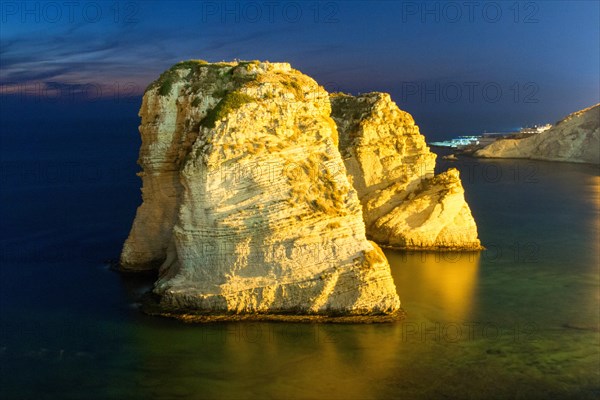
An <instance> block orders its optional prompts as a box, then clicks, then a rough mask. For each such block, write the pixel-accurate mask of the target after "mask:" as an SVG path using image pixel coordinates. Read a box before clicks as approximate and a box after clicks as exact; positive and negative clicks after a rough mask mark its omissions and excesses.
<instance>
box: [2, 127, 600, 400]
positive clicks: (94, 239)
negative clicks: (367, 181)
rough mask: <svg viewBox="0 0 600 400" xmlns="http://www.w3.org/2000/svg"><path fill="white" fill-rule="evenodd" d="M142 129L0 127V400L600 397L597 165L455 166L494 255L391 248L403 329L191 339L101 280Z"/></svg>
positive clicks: (126, 212)
mask: <svg viewBox="0 0 600 400" xmlns="http://www.w3.org/2000/svg"><path fill="white" fill-rule="evenodd" d="M136 124H137V121H136V120H131V119H128V120H124V121H114V122H112V123H110V122H106V121H90V120H84V121H82V122H81V123H79V124H77V123H73V122H69V123H65V124H64V125H62V126H59V125H58V124H55V125H54V127H53V128H54V129H56V132H61V133H60V134H54V135H41V134H40V135H37V136H36V134H35V132H36V129H39V126H34V125H33V124H32V125H31V127H29V128H28V127H27V126H26V127H23V126H22V125H19V124H17V125H10V124H8V123H5V124H4V125H3V138H2V140H3V143H2V147H1V148H2V176H1V178H2V182H1V183H2V185H1V193H0V194H1V204H2V206H1V218H2V237H1V245H2V260H1V261H2V262H1V270H0V271H1V272H0V273H1V275H0V311H1V313H0V322H1V327H2V328H1V334H0V361H1V364H0V365H1V382H0V397H1V398H2V399H25V398H41V399H44V398H48V399H54V398H56V399H75V398H97V399H106V398H119V399H128V398H132V399H134V398H136V399H137V398H156V399H177V398H182V399H186V398H187V399H200V398H225V399H229V398H286V399H293V398H303V399H304V398H328V399H331V398H333V399H335V398H339V399H388V398H392V397H396V398H398V397H401V398H415V399H419V398H475V399H479V398H482V399H483V398H486V399H489V398H522V399H535V398H539V399H549V398H590V399H592V398H598V397H599V396H600V371H599V368H600V345H599V342H600V333H599V319H598V311H599V302H600V296H599V289H600V282H599V270H598V265H599V263H600V260H599V239H600V234H599V232H600V222H599V217H600V216H599V212H600V197H599V196H600V175H599V171H598V168H597V167H594V166H585V165H574V164H555V163H548V162H531V161H514V160H503V161H481V160H474V159H468V158H465V159H462V160H461V161H459V162H457V163H454V164H452V165H454V166H456V167H457V168H459V169H460V170H461V175H462V177H463V180H464V183H465V187H466V191H467V198H468V200H469V203H470V205H471V208H472V211H473V214H474V216H475V218H476V220H477V222H478V225H479V231H480V237H481V239H482V241H483V243H484V244H485V245H486V246H487V247H488V250H487V251H485V252H482V253H447V254H444V253H442V254H440V253H437V254H436V253H403V252H394V251H388V252H387V255H388V258H389V260H390V263H391V265H392V272H393V275H394V279H395V281H396V285H397V287H398V293H399V294H400V297H401V300H402V303H403V308H404V309H405V310H406V312H407V318H406V319H405V320H404V321H402V322H399V323H395V324H386V325H316V324H285V323H236V324H232V323H223V324H213V325H204V326H197V325H196V326H190V325H185V324H182V323H179V322H177V321H171V320H165V319H161V318H152V317H148V316H145V315H142V314H141V313H139V311H138V309H137V305H136V301H137V299H138V297H139V294H140V293H143V292H144V291H145V290H147V289H148V288H149V287H150V285H151V279H148V278H144V277H128V276H121V275H119V274H117V273H114V272H111V271H110V270H109V269H108V267H107V263H106V260H107V259H111V258H116V257H117V256H118V253H119V250H120V247H121V244H122V242H123V240H124V239H125V237H126V236H127V233H128V230H129V227H130V224H131V222H132V219H133V216H134V213H135V208H136V206H137V205H138V203H139V201H140V195H139V183H140V182H139V181H138V178H137V177H135V175H134V174H135V171H136V165H135V160H136V157H137V148H138V146H139V141H138V138H137V135H136ZM90 127H92V128H90ZM28 129H29V131H28ZM90 129H92V131H93V132H97V134H95V135H90V134H89V133H90ZM82 132H86V134H85V135H82V134H81V133H82ZM90 137H93V139H90ZM440 164H441V165H440V168H442V169H444V168H446V167H448V166H449V164H445V163H444V162H442V163H440Z"/></svg>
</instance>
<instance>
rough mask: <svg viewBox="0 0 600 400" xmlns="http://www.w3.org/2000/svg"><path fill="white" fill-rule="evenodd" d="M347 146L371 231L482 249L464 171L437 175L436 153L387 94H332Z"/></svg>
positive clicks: (402, 240)
mask: <svg viewBox="0 0 600 400" xmlns="http://www.w3.org/2000/svg"><path fill="white" fill-rule="evenodd" d="M331 104H332V117H333V119H334V120H335V122H336V123H337V126H338V132H339V148H340V152H341V154H342V157H343V159H344V163H345V165H346V169H347V171H348V175H349V178H350V180H351V182H352V183H353V185H354V187H355V188H356V190H357V192H358V197H359V199H360V201H361V203H362V206H363V217H364V221H365V225H366V231H367V236H368V237H369V238H370V239H373V240H375V241H376V242H378V243H380V244H382V245H388V246H393V247H397V248H402V249H412V250H428V249H434V250H477V249H480V248H481V244H480V242H479V239H478V237H477V226H476V224H475V221H474V219H473V217H472V215H471V211H470V209H469V206H468V204H467V202H466V201H465V197H464V189H463V187H462V183H461V181H460V177H459V174H458V171H457V170H456V169H450V170H448V171H446V172H444V173H442V174H440V175H437V176H434V174H433V171H434V168H435V159H436V155H435V154H433V153H431V152H430V151H429V148H428V147H427V145H426V143H425V138H424V137H423V135H421V134H420V133H419V128H418V126H416V125H415V122H414V120H413V118H412V116H411V115H410V114H408V113H407V112H404V111H402V110H400V109H399V108H398V106H396V104H395V103H394V102H393V101H392V100H391V98H390V96H389V95H388V94H386V93H368V94H364V95H360V96H357V97H354V96H349V95H344V94H334V95H332V96H331Z"/></svg>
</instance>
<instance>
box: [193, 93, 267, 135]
mask: <svg viewBox="0 0 600 400" xmlns="http://www.w3.org/2000/svg"><path fill="white" fill-rule="evenodd" d="M254 101H256V99H254V97H252V96H249V95H247V94H245V93H240V92H230V93H227V94H226V95H225V97H223V98H222V99H221V101H219V103H217V105H216V106H215V107H214V108H213V109H212V110H210V111H209V112H208V114H206V117H204V119H203V120H202V121H201V122H200V125H202V126H205V127H207V128H214V127H215V124H216V122H217V121H218V120H220V119H222V118H224V117H225V116H227V114H229V113H231V112H232V111H234V110H236V109H238V108H240V107H241V106H242V105H244V104H247V103H252V102H254Z"/></svg>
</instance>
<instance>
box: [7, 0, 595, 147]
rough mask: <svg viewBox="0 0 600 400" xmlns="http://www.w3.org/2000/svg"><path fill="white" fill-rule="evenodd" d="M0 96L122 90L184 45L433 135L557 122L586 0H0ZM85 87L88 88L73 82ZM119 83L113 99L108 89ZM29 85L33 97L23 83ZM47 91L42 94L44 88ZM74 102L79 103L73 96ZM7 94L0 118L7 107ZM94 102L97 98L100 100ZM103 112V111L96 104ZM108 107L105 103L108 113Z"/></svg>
mask: <svg viewBox="0 0 600 400" xmlns="http://www.w3.org/2000/svg"><path fill="white" fill-rule="evenodd" d="M1 7H2V9H1V28H0V29H1V31H0V37H1V49H0V55H1V72H0V83H1V87H2V96H3V102H4V103H5V105H7V104H13V105H14V99H15V98H16V97H19V98H20V102H21V103H20V104H27V105H28V107H39V110H40V111H39V113H37V117H40V118H43V117H44V112H50V111H43V110H44V103H45V102H48V103H50V102H51V99H54V100H55V99H56V97H61V100H64V99H66V98H69V99H71V100H70V101H60V102H59V103H60V104H58V105H57V104H54V105H53V106H52V107H53V108H52V114H53V115H56V113H58V114H60V113H64V114H65V115H68V113H69V109H70V107H73V104H72V103H74V102H78V103H81V102H88V103H89V110H90V112H93V110H94V107H96V106H97V105H98V104H100V103H102V101H100V100H98V98H99V97H101V98H103V99H104V100H105V101H113V102H116V103H117V107H118V106H119V105H120V102H122V98H123V97H127V96H130V95H133V96H135V99H136V100H134V102H133V104H134V106H135V107H133V106H132V105H131V104H132V103H131V102H128V103H126V102H123V107H122V109H123V110H126V111H127V112H130V111H129V110H130V109H133V117H135V114H136V110H135V109H136V108H137V107H138V106H139V99H140V96H141V94H142V93H143V90H144V88H145V87H146V86H147V85H148V84H149V83H150V82H151V81H152V80H154V79H156V78H157V77H158V75H159V74H160V73H161V72H162V71H164V70H165V69H167V68H169V67H170V66H171V65H173V64H174V63H176V62H179V61H182V60H187V59H205V60H208V61H221V60H233V59H245V60H253V59H259V60H269V61H287V62H290V63H291V64H292V66H293V67H294V68H296V69H299V70H301V71H302V72H304V73H306V74H308V75H310V76H312V77H313V78H315V79H316V80H317V81H318V82H319V83H320V84H322V85H323V86H325V88H326V89H327V90H329V91H343V92H349V93H359V92H369V91H384V92H389V93H391V95H392V97H393V99H394V100H395V101H396V102H397V103H398V105H399V106H400V108H402V109H404V110H406V111H408V112H410V113H411V114H412V115H413V116H414V117H415V119H416V122H417V124H418V125H419V126H420V127H421V131H422V132H423V133H424V134H425V135H426V136H428V137H430V138H438V137H449V136H453V135H459V134H466V133H480V132H482V131H484V130H487V131H507V130H512V129H517V128H519V127H521V126H523V125H528V124H534V123H545V122H555V121H556V120H558V119H560V118H562V117H563V116H565V115H566V114H568V113H570V112H573V111H576V110H579V109H582V108H585V107H588V106H591V105H593V104H595V103H598V102H599V101H600V79H599V71H600V50H599V49H600V27H599V22H598V21H599V20H600V3H599V2H597V1H533V2H515V1H508V2H486V1H473V2H469V1H466V2H463V1H458V2H408V1H368V2H367V1H321V2H318V1H297V2H293V1H283V2H274V1H239V2H238V1H226V2H217V1H181V2H164V3H163V2H159V1H123V2H116V1H106V2H104V1H89V2H88V1H73V2H61V1H58V2H21V1H16V2H14V1H3V2H2V3H1ZM78 92H84V94H85V96H87V100H86V98H82V97H79V96H75V98H76V99H75V100H73V97H69V96H70V94H72V93H78ZM116 94H117V95H118V97H116V100H115V95H116ZM36 96H37V97H40V96H41V98H42V100H41V101H38V102H37V103H34V105H33V106H31V105H30V102H29V101H28V100H27V98H29V97H36ZM54 100H53V101H54ZM79 105H81V104H79ZM7 109H8V108H5V111H4V112H2V118H8V117H9V115H8V112H7V111H6V110H7ZM97 110H101V108H100V107H99V106H98V108H97ZM99 112H100V111H99ZM107 117H108V116H107Z"/></svg>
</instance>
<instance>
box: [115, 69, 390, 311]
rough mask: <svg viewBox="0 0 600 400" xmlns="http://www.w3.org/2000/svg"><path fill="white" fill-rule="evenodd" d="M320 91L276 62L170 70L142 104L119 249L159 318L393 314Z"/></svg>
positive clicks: (386, 281)
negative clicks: (132, 195) (130, 219)
mask: <svg viewBox="0 0 600 400" xmlns="http://www.w3.org/2000/svg"><path fill="white" fill-rule="evenodd" d="M330 114H331V107H330V101H329V95H328V93H327V92H325V90H324V89H323V88H322V87H320V86H319V85H318V84H317V83H316V82H315V81H314V80H313V79H311V78H309V77H307V76H306V75H303V74H302V73H300V72H298V71H296V70H294V69H292V68H291V67H290V65H289V64H286V63H261V62H239V63H238V62H233V63H217V64H208V63H205V62H202V61H198V62H196V61H191V62H183V63H179V64H177V65H175V66H174V67H172V68H171V69H169V70H168V71H166V72H165V73H163V75H161V77H160V78H159V79H158V80H157V81H155V82H154V83H153V84H152V85H151V86H150V87H149V88H148V89H147V91H146V93H145V95H144V99H143V103H142V107H141V110H140V116H141V118H142V122H141V126H140V132H141V135H142V147H141V150H140V157H139V164H140V165H141V166H142V168H143V172H142V173H141V174H140V175H141V177H142V180H143V188H142V195H143V204H142V205H141V206H140V207H139V209H138V211H137V214H136V218H135V221H134V224H133V227H132V230H131V233H130V235H129V237H128V239H127V241H126V243H125V246H124V248H123V252H122V255H121V267H122V269H124V270H128V271H140V270H145V269H155V268H157V266H159V265H160V271H159V279H158V281H157V282H156V284H155V287H154V293H155V295H157V297H158V305H157V307H158V309H159V310H161V312H163V313H176V314H177V313H179V314H189V313H198V314H202V313H207V312H208V313H223V314H246V315H255V316H256V315H273V314H304V315H327V316H331V315H350V316H364V315H370V316H373V315H383V316H385V315H388V316H389V315H394V314H395V313H397V312H398V310H399V308H400V301H399V299H398V296H397V294H396V288H395V286H394V282H393V280H392V276H391V272H390V267H389V265H388V263H387V260H386V258H385V256H384V255H383V253H382V251H381V250H380V249H379V248H378V247H377V245H376V244H374V243H372V242H369V241H368V240H367V239H366V235H365V226H364V223H363V219H362V207H361V204H360V202H359V199H358V196H357V193H356V190H355V189H354V188H353V187H352V185H351V184H350V182H349V181H348V177H347V175H346V169H345V167H344V163H343V161H342V158H341V156H340V153H339V151H338V147H337V145H338V143H337V142H338V138H337V129H336V124H335V122H334V121H333V120H332V118H331V117H330Z"/></svg>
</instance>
